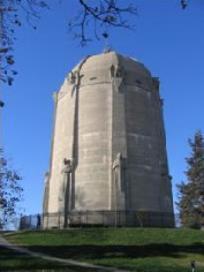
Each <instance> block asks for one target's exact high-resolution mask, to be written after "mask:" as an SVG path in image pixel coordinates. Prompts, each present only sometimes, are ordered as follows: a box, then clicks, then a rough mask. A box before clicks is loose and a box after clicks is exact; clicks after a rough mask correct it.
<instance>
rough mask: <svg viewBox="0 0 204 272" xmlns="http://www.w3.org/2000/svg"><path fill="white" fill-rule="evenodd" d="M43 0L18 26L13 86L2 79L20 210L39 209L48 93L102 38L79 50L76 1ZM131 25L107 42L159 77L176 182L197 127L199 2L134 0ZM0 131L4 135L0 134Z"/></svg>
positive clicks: (203, 81)
mask: <svg viewBox="0 0 204 272" xmlns="http://www.w3.org/2000/svg"><path fill="white" fill-rule="evenodd" d="M58 2H60V1H57V0H56V1H54V0H52V1H51V0H50V3H52V6H51V8H50V10H48V11H43V12H42V16H41V19H40V20H39V21H38V22H37V26H38V29H37V30H36V31H34V30H32V28H31V27H29V26H28V25H24V26H23V27H21V28H20V29H19V30H18V31H17V34H16V36H17V41H16V43H15V56H16V64H15V68H16V69H17V70H18V72H19V75H18V76H17V77H16V79H15V82H14V85H13V86H12V87H7V86H6V85H4V86H3V85H1V95H2V94H3V98H4V101H5V103H6V106H5V107H4V109H3V113H2V116H1V120H0V122H1V142H2V143H3V146H4V148H5V151H6V153H7V155H8V156H9V158H10V160H11V164H12V165H13V166H14V167H15V168H16V169H18V170H19V172H20V173H21V175H22V176H23V187H24V203H23V204H22V206H24V207H25V210H26V213H36V212H39V211H41V207H42V195H43V179H44V172H45V171H47V170H48V164H49V156H50V142H51V132H52V120H53V119H52V118H53V100H52V93H53V92H54V91H57V90H58V89H59V87H60V85H61V84H62V82H63V80H64V78H65V76H66V74H67V73H68V71H69V70H70V69H71V68H72V67H73V66H74V65H76V64H77V63H78V62H79V61H80V60H81V58H83V57H84V56H86V55H89V54H96V53H101V52H102V51H103V49H104V41H100V42H96V41H94V42H92V43H90V44H89V45H88V46H86V47H83V48H81V47H80V46H79V42H78V41H77V40H73V39H72V36H71V35H70V34H69V32H68V27H67V25H68V19H69V18H70V17H71V16H72V15H73V14H74V13H75V12H76V11H77V9H78V8H79V7H78V5H77V1H75V0H71V1H65V0H64V1H62V3H61V4H59V3H58ZM135 2H136V4H137V6H138V16H137V17H136V18H135V21H134V23H135V25H136V27H135V31H132V32H128V31H124V30H119V29H117V30H113V31H111V38H110V44H111V46H112V48H113V49H114V50H116V51H118V52H120V53H122V54H125V55H128V56H131V57H134V58H137V59H138V60H140V61H141V62H143V63H144V64H145V65H146V66H147V67H148V68H149V69H150V71H151V72H152V74H153V75H154V76H158V77H159V78H160V81H161V96H162V97H163V98H164V118H165V127H166V136H167V151H168V158H169V166H170V172H171V175H172V176H173V185H174V186H173V191H174V198H175V199H176V189H175V184H176V183H178V182H180V181H181V180H184V179H185V176H184V174H183V172H184V170H185V167H186V164H185V160H184V158H185V157H186V156H187V155H188V154H189V152H190V150H189V147H188V144H187V139H188V138H189V137H192V136H193V134H194V132H195V131H196V130H197V129H201V130H202V131H203V132H204V122H203V120H204V118H203V117H204V106H203V104H204V103H203V102H204V92H203V89H204V73H203V71H204V49H203V48H204V16H203V13H204V3H203V1H202V0H194V1H190V6H189V8H188V9H187V10H184V11H183V10H181V9H180V6H179V0H155V1H149V0H143V1H142V0H138V1H135ZM2 132H3V133H2Z"/></svg>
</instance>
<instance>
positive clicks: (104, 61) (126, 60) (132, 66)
mask: <svg viewBox="0 0 204 272" xmlns="http://www.w3.org/2000/svg"><path fill="white" fill-rule="evenodd" d="M112 65H114V66H119V67H121V68H122V69H123V70H124V71H131V72H134V73H137V74H140V75H141V76H144V77H151V73H150V71H149V70H148V69H147V68H146V67H145V66H144V65H143V64H142V63H141V62H139V61H138V60H136V59H133V58H130V57H127V56H123V55H121V54H118V53H117V52H115V51H108V52H104V53H102V54H98V55H92V56H88V57H86V58H85V59H83V60H82V61H81V62H80V63H79V64H78V65H77V66H75V67H74V69H73V71H76V70H80V72H81V73H85V72H87V71H92V70H94V71H96V72H97V70H106V69H110V67H111V66H112Z"/></svg>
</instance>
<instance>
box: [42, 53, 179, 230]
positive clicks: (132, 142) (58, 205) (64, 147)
mask: <svg viewBox="0 0 204 272" xmlns="http://www.w3.org/2000/svg"><path fill="white" fill-rule="evenodd" d="M162 115H163V114H162V101H161V99H160V95H159V81H158V79H157V78H154V77H152V75H151V73H150V71H149V70H148V69H147V68H146V67H145V66H144V65H143V64H142V63H140V62H138V61H137V60H134V59H132V58H129V57H125V56H122V55H120V54H118V53H116V52H112V51H111V52H106V53H103V54H100V55H94V56H88V57H86V58H85V59H83V60H82V61H81V62H80V63H79V64H78V65H77V66H76V67H75V68H73V69H72V71H71V72H70V73H69V74H68V76H67V78H66V79H65V81H64V83H63V85H62V87H61V89H60V90H59V92H57V93H56V95H55V121H54V122H55V125H54V132H53V144H52V150H51V161H50V171H49V177H47V185H46V193H45V200H44V203H46V205H44V213H45V214H46V215H47V216H46V217H45V221H44V224H45V227H57V226H59V225H60V226H64V227H67V226H68V225H72V226H74V225H80V224H94V225H96V224H99V225H101V224H103V225H120V226H125V225H127V226H138V225H139V224H140V223H141V222H140V221H141V216H139V215H141V214H142V215H143V216H144V218H145V219H144V222H142V225H143V226H144V225H146V226H173V225H174V216H173V202H172V191H171V178H170V175H169V170H168V162H167V153H166V143H165V130H164V124H163V116H162ZM138 218H140V220H138Z"/></svg>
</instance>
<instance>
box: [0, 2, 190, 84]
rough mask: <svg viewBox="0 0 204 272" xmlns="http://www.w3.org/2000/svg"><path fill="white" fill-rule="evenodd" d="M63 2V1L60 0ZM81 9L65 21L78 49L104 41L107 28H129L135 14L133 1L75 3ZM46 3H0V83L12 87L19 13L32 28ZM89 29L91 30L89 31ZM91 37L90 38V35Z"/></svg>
mask: <svg viewBox="0 0 204 272" xmlns="http://www.w3.org/2000/svg"><path fill="white" fill-rule="evenodd" d="M64 1H67V0H64ZM77 2H78V4H79V7H81V10H79V12H78V13H77V11H76V12H75V13H74V14H73V17H72V18H70V19H69V28H70V30H71V31H72V32H73V33H74V37H76V38H78V39H79V41H80V44H81V45H82V46H84V45H86V44H87V43H88V42H89V41H91V40H92V39H93V36H95V38H96V39H97V40H99V39H100V38H102V37H103V38H105V39H106V38H108V35H109V33H108V29H109V28H110V27H113V28H125V29H132V28H133V27H132V25H131V24H130V15H133V16H135V15H136V14H137V8H136V4H135V1H133V0H132V1H120V0H94V1H92V0H77ZM178 2H180V5H181V8H182V9H186V7H187V6H188V0H178ZM48 3H49V1H48V0H0V81H2V82H4V83H7V84H8V85H12V83H13V80H14V76H15V75H16V74H17V71H16V70H14V69H13V65H14V63H15V60H14V54H13V44H14V41H15V35H14V34H15V29H16V27H21V26H22V22H23V18H22V13H24V15H25V16H24V17H25V18H26V21H27V23H28V24H29V25H31V27H32V28H34V29H36V19H38V18H40V16H39V14H40V9H42V8H48V7H49V6H48ZM89 26H90V27H91V29H92V31H88V30H89ZM91 34H93V35H91Z"/></svg>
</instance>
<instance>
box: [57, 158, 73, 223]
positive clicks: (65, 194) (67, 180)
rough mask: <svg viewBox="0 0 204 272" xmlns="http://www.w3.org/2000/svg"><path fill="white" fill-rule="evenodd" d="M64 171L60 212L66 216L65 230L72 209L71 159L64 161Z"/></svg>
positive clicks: (60, 194) (60, 195)
mask: <svg viewBox="0 0 204 272" xmlns="http://www.w3.org/2000/svg"><path fill="white" fill-rule="evenodd" d="M63 164H64V168H63V169H62V175H63V178H62V186H61V190H60V193H59V201H60V203H61V205H60V212H62V213H63V214H64V228H66V227H67V225H68V213H69V211H70V210H71V208H72V172H73V163H72V160H70V159H66V158H65V159H64V161H63Z"/></svg>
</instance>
